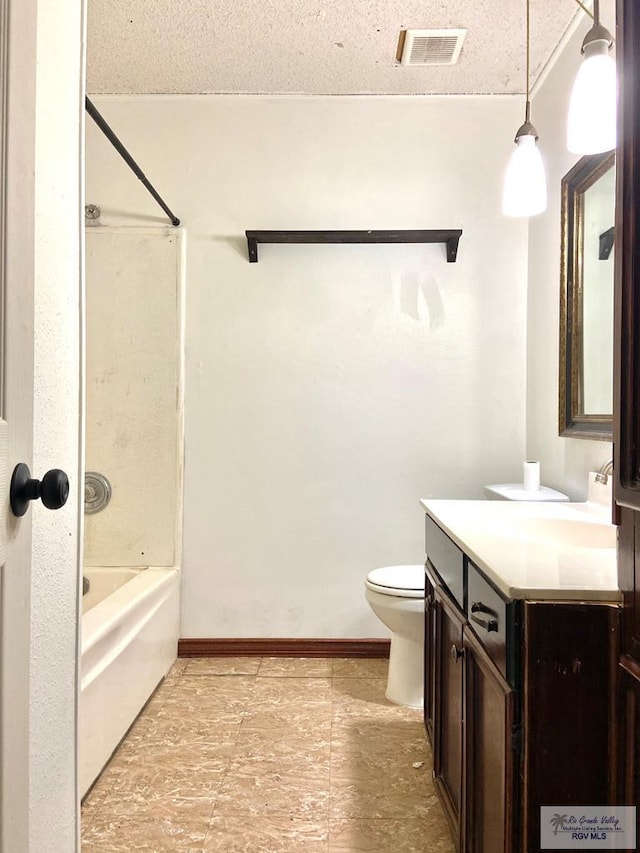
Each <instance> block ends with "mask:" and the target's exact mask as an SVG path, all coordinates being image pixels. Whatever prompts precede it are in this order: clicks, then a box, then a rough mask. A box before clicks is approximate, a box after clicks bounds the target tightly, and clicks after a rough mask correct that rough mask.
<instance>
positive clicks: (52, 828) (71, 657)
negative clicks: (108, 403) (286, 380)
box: [0, 0, 83, 853]
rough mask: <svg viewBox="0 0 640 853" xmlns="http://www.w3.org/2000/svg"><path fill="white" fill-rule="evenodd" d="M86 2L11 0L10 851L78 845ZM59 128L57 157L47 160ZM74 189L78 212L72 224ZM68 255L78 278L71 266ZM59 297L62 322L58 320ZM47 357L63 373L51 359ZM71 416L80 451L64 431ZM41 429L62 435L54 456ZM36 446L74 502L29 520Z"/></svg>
mask: <svg viewBox="0 0 640 853" xmlns="http://www.w3.org/2000/svg"><path fill="white" fill-rule="evenodd" d="M39 4H40V5H39ZM82 7H83V0H55V3H44V2H42V0H0V314H1V323H0V377H1V387H0V853H36V851H38V853H49V851H51V853H54V851H55V853H73V851H75V850H77V831H76V823H77V819H76V816H77V811H78V809H77V804H76V800H77V782H76V775H77V774H76V771H75V760H76V759H75V712H76V706H77V699H76V696H75V686H76V683H75V682H76V678H75V672H76V668H77V652H76V646H77V624H78V623H77V597H78V596H77V591H76V589H75V587H76V586H77V581H78V578H77V574H78V571H77V568H78V567H77V565H76V564H74V556H75V557H76V558H77V544H76V542H77V527H78V522H77V518H78V500H77V494H78V493H79V491H80V490H79V483H78V479H79V456H80V453H79V449H78V446H79V441H78V420H79V409H78V406H77V404H76V405H75V406H73V405H72V406H70V407H69V408H68V411H67V410H65V409H64V407H63V406H56V405H55V403H54V405H50V406H49V411H48V413H47V418H46V419H45V418H43V416H42V413H39V412H41V410H42V408H43V405H48V404H49V403H50V401H55V389H56V385H60V386H64V388H65V391H66V392H69V393H70V395H71V399H74V400H76V401H77V400H78V397H79V367H78V365H79V362H80V356H79V353H80V336H79V332H78V324H79V310H78V301H79V293H80V287H79V280H80V252H79V246H80V242H79V238H77V237H76V238H74V236H73V229H74V218H75V227H76V228H78V230H79V219H80V214H79V205H80V197H79V196H80V192H79V186H80V178H79V174H80V154H79V152H80V145H79V143H78V145H77V146H73V145H69V144H68V140H67V144H66V145H64V144H61V140H60V139H58V138H57V136H56V132H55V128H56V121H57V123H58V126H59V127H60V128H61V129H62V131H61V132H63V133H67V132H68V130H69V125H70V124H71V128H70V133H69V138H73V137H74V134H75V135H76V136H77V138H78V139H79V138H80V125H81V121H80V118H79V116H81V107H80V106H79V105H80V103H81V101H80V88H81V87H80V80H81V56H82V51H81V43H82V35H81V32H82V30H81V23H82ZM36 25H37V26H36ZM71 29H73V31H74V32H73V34H71V33H70V30H71ZM68 30H69V33H67V31H68ZM67 34H68V36H69V38H68V41H66V40H65V37H66V35H67ZM65 49H67V50H66V51H65ZM69 50H71V52H72V53H71V54H70V53H69ZM70 56H73V59H70V58H68V57H70ZM36 59H37V60H38V61H37V62H36ZM65 75H66V76H65ZM41 83H42V85H41ZM36 91H37V92H38V98H36ZM58 99H59V103H58ZM58 107H60V109H58ZM56 110H58V112H57V113H56ZM49 126H51V127H52V128H54V132H53V133H52V134H51V143H50V145H51V157H52V158H53V157H56V156H57V158H58V159H57V161H56V162H55V163H50V162H49V157H48V156H42V152H43V151H47V147H48V146H49V140H47V139H45V137H46V136H47V135H48V132H49ZM38 140H39V141H38ZM67 149H68V153H67ZM56 169H57V170H58V171H57V173H56ZM69 175H71V176H74V175H75V178H74V177H72V179H71V180H70V179H69V177H68V176H69ZM57 181H59V183H57ZM69 188H70V189H69ZM69 192H70V193H71V194H72V196H73V198H71V199H70V200H69V199H68V198H67V196H68V193H69ZM65 198H66V199H67V207H66V208H65V212H69V213H70V215H68V216H67V217H66V219H63V220H62V221H61V220H60V216H59V214H60V210H61V199H62V200H64V199H65ZM76 208H77V210H76ZM49 218H50V221H51V222H52V223H53V226H52V227H51V228H46V227H44V226H43V223H44V222H48V221H49ZM56 223H57V224H56ZM56 227H58V228H59V231H58V232H57V233H56V232H55V228H56ZM49 240H50V241H51V242H50V244H49V243H48V241H49ZM61 259H62V260H61ZM65 259H66V266H65V263H63V261H65ZM69 260H70V261H71V267H75V274H71V275H68V269H69V266H70V265H69ZM47 266H48V267H49V268H48V269H47V270H46V275H45V272H44V271H45V268H46V267H47ZM63 268H64V272H61V271H62V270H63ZM63 278H64V279H65V280H64V282H63V281H62V279H63ZM45 279H46V284H47V286H45V285H44V282H45ZM63 291H64V297H65V298H66V300H67V304H68V305H71V306H72V308H71V310H73V305H74V304H75V306H76V307H75V310H76V317H74V318H73V321H72V322H68V320H67V316H66V313H65V308H63V307H60V306H61V305H62V302H63V299H62V298H61V297H62V295H63ZM56 300H58V303H59V306H58V311H59V317H60V318H62V319H60V320H58V319H55V320H53V319H52V318H51V316H50V317H49V319H47V313H48V312H54V311H55V310H56V308H55V307H54V303H55V301H56ZM47 327H48V328H47ZM69 330H71V331H72V334H74V335H75V336H76V338H77V341H75V342H74V344H73V345H72V349H73V348H74V347H75V350H77V357H76V356H74V357H73V358H68V357H65V353H66V348H65V346H64V344H63V345H62V346H61V340H60V339H59V335H62V334H67V335H68V332H69ZM47 348H48V351H47ZM75 350H74V352H75ZM48 359H49V360H50V363H51V365H53V367H52V368H51V371H50V372H51V373H53V372H54V371H57V375H56V378H55V379H53V380H52V379H47V376H46V371H45V370H43V368H42V365H43V364H46V363H47V360H48ZM34 377H35V381H34ZM34 385H35V387H36V390H37V393H36V394H35V396H34ZM34 412H35V419H34ZM67 419H72V421H73V425H72V426H73V429H72V432H73V441H72V444H73V445H74V446H73V447H72V449H71V451H69V448H68V447H64V446H63V445H64V442H62V441H59V440H58V434H60V433H61V432H62V431H61V427H60V425H61V424H64V423H66V421H67ZM45 421H46V422H45ZM43 435H53V436H54V440H53V441H52V442H51V452H50V453H49V448H48V442H47V441H43V440H42V436H43ZM34 436H35V440H34ZM58 447H59V448H60V453H59V455H58V450H57V448H58ZM34 451H35V455H36V457H38V456H40V460H39V461H38V459H37V458H36V464H40V465H41V466H44V465H46V466H47V467H51V468H53V467H60V468H64V469H66V470H67V472H68V474H69V476H70V478H71V480H72V490H73V497H72V499H71V500H70V501H69V504H68V506H67V507H65V509H64V510H60V511H59V513H55V514H53V513H49V512H48V511H47V510H46V509H43V508H42V507H41V506H40V505H39V506H37V507H36V506H35V502H34V504H31V505H30V508H29V509H28V511H27V512H26V514H25V515H24V516H23V517H22V518H19V519H18V518H16V517H15V516H14V515H13V514H12V513H11V511H10V509H9V506H8V491H9V488H8V486H9V482H10V479H11V473H12V471H13V469H14V467H15V465H16V464H17V463H19V462H24V463H26V464H28V465H29V467H30V468H31V470H32V474H33V475H35V476H38V477H41V476H42V475H43V474H44V470H34V467H33V456H34ZM49 456H57V458H55V459H54V458H49ZM38 504H39V502H38ZM63 513H64V515H63ZM54 515H55V518H54V525H53V527H55V525H56V524H57V525H58V527H59V529H60V534H59V536H56V534H55V533H54V534H53V535H51V536H50V535H49V530H50V527H51V522H50V520H49V519H48V518H47V517H46V516H54ZM58 516H59V518H58ZM32 522H33V526H32ZM32 529H33V534H32ZM45 532H46V536H45V535H44V534H45ZM33 543H35V546H34V548H33V554H32V544H33ZM67 543H70V544H71V548H69V547H67ZM76 563H77V559H76ZM43 591H44V594H43ZM48 596H50V598H48ZM43 673H44V675H43ZM56 750H57V752H56Z"/></svg>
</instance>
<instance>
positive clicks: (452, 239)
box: [245, 228, 462, 264]
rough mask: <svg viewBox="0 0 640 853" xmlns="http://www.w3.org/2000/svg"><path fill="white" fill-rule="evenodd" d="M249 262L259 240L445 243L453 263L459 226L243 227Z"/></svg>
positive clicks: (255, 258) (255, 255) (254, 261)
mask: <svg viewBox="0 0 640 853" xmlns="http://www.w3.org/2000/svg"><path fill="white" fill-rule="evenodd" d="M245 234H246V235H247V248H248V251H249V262H250V263H252V264H257V263H258V243H446V246H447V262H448V263H450V264H453V263H455V261H456V258H457V256H458V242H459V241H460V237H461V235H462V229H461V228H455V229H448V230H437V231H434V230H430V231H245Z"/></svg>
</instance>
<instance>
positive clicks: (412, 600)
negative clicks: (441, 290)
mask: <svg viewBox="0 0 640 853" xmlns="http://www.w3.org/2000/svg"><path fill="white" fill-rule="evenodd" d="M365 598H366V599H367V601H368V602H369V604H370V605H371V609H372V610H373V612H374V613H375V614H376V616H377V617H378V619H380V621H381V622H383V623H384V624H385V625H386V626H387V628H388V629H389V630H390V631H391V650H390V652H389V675H388V678H387V689H386V697H387V699H389V701H391V702H394V703H395V704H396V705H407V706H408V707H410V708H422V706H423V701H424V693H423V678H424V676H423V667H424V566H422V565H420V566H385V567H384V568H381V569H374V570H373V571H372V572H369V574H368V576H367V579H366V581H365Z"/></svg>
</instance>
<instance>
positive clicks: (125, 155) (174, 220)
mask: <svg viewBox="0 0 640 853" xmlns="http://www.w3.org/2000/svg"><path fill="white" fill-rule="evenodd" d="M84 105H85V109H86V111H87V112H88V113H89V115H90V116H91V118H92V119H93V120H94V121H95V123H96V124H97V125H98V127H99V128H100V130H101V131H102V132H103V133H104V135H105V136H106V137H107V139H108V140H109V142H110V143H111V144H112V145H113V147H114V148H115V149H116V151H117V152H118V154H119V155H120V156H121V157H122V159H123V160H124V162H125V163H126V164H127V166H128V167H129V168H130V169H131V171H132V172H133V174H134V175H135V176H136V178H139V179H140V180H141V181H142V183H143V184H144V186H145V187H146V189H147V190H148V191H149V192H150V193H151V195H152V196H153V197H154V198H155V200H156V201H157V202H158V204H159V205H160V207H161V208H162V209H163V210H164V212H165V213H166V214H167V216H168V217H169V219H170V220H171V224H172V225H176V226H177V225H180V220H179V219H178V217H177V216H176V215H175V213H173V211H172V210H170V208H169V207H168V206H167V205H166V204H165V203H164V201H163V200H162V198H161V197H160V196H159V195H158V193H157V192H156V190H155V189H154V187H153V185H152V184H151V182H150V181H149V179H148V178H147V176H146V175H145V174H144V172H143V171H142V169H141V168H140V166H138V164H137V163H136V161H135V160H134V159H133V157H132V156H131V154H129V152H128V151H127V149H126V148H125V147H124V145H123V144H122V142H120V140H119V139H118V137H117V136H116V135H115V133H114V132H113V130H111V128H110V127H109V125H108V124H107V122H106V121H105V120H104V118H103V117H102V116H101V115H100V113H99V112H98V110H97V109H96V107H95V105H94V104H92V103H91V101H90V100H89V98H87V97H85V99H84Z"/></svg>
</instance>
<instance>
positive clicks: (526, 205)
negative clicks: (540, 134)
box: [502, 133, 547, 216]
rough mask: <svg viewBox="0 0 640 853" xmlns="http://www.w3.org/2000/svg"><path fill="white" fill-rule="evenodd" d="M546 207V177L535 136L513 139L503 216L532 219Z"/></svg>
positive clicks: (505, 183) (503, 191)
mask: <svg viewBox="0 0 640 853" xmlns="http://www.w3.org/2000/svg"><path fill="white" fill-rule="evenodd" d="M546 208H547V178H546V175H545V171H544V163H543V162H542V156H541V154H540V150H539V148H538V145H537V141H536V137H535V136H534V135H532V134H528V133H527V134H523V135H521V136H518V138H517V139H516V149H515V151H514V152H513V153H512V155H511V158H510V160H509V163H508V164H507V171H506V174H505V178H504V186H503V190H502V212H503V213H504V214H505V216H535V215H536V214H537V213H542V212H543V210H546Z"/></svg>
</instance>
